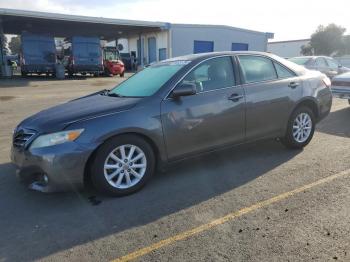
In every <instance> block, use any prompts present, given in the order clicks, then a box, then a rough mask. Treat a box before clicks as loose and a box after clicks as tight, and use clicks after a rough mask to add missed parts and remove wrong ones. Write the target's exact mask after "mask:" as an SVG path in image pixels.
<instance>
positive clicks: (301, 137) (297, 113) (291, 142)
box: [281, 106, 316, 149]
mask: <svg viewBox="0 0 350 262" xmlns="http://www.w3.org/2000/svg"><path fill="white" fill-rule="evenodd" d="M297 118H298V120H297ZM303 119H305V122H303V121H300V120H303ZM309 120H310V121H311V123H310V122H309ZM297 121H299V122H301V123H302V124H300V126H299V124H298V122H297ZM306 123H309V124H306ZM315 123H316V119H315V115H314V113H313V111H312V110H311V109H310V108H309V107H305V106H301V107H298V108H297V109H296V110H294V112H293V113H292V115H291V116H290V118H289V121H288V126H287V131H286V134H285V136H284V137H283V138H282V139H281V142H282V143H283V144H284V145H285V146H286V147H287V148H291V149H302V148H303V147H305V146H306V145H307V144H309V143H310V141H311V139H312V137H313V135H314V132H315ZM294 126H295V127H294ZM297 126H299V127H298V128H296V127H297ZM302 126H304V127H302ZM300 128H301V129H300ZM297 130H299V132H298V131H297ZM293 132H294V134H293Z"/></svg>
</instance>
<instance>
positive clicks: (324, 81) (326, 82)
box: [323, 77, 332, 87]
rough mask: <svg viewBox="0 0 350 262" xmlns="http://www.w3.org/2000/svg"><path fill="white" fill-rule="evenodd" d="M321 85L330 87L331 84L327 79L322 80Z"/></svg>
mask: <svg viewBox="0 0 350 262" xmlns="http://www.w3.org/2000/svg"><path fill="white" fill-rule="evenodd" d="M323 83H324V84H325V85H326V86H327V87H331V85H332V82H331V80H330V79H329V78H328V77H325V78H323Z"/></svg>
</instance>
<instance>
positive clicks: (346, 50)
mask: <svg viewBox="0 0 350 262" xmlns="http://www.w3.org/2000/svg"><path fill="white" fill-rule="evenodd" d="M337 55H339V56H343V55H350V35H346V36H344V38H343V43H342V48H341V50H340V51H339V52H338V54H337Z"/></svg>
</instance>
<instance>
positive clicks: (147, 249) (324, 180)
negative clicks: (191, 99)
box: [112, 169, 350, 262]
mask: <svg viewBox="0 0 350 262" xmlns="http://www.w3.org/2000/svg"><path fill="white" fill-rule="evenodd" d="M347 175H350V169H348V170H345V171H343V172H340V173H338V174H335V175H331V176H328V177H326V178H322V179H320V180H317V181H315V182H313V183H310V184H307V185H304V186H302V187H299V188H296V189H294V190H292V191H288V192H285V193H282V194H280V195H278V196H275V197H272V198H270V199H267V200H264V201H261V202H258V203H256V204H254V205H252V206H249V207H245V208H242V209H240V210H238V211H235V212H232V213H230V214H228V215H226V216H223V217H221V218H218V219H215V220H213V221H211V222H209V223H207V224H203V225H201V226H199V227H195V228H193V229H190V230H188V231H184V232H181V233H179V234H177V235H175V236H172V237H169V238H167V239H164V240H161V241H159V242H157V243H154V244H152V245H150V246H147V247H144V248H141V249H138V250H136V251H134V252H131V253H129V254H127V255H125V256H122V257H119V258H117V259H114V260H112V262H126V261H130V260H133V259H136V258H138V257H141V256H144V255H147V254H149V253H151V252H152V251H154V250H157V249H160V248H162V247H165V246H168V245H170V244H173V243H175V242H177V241H180V240H184V239H187V238H189V237H191V236H193V235H196V234H199V233H201V232H203V231H207V230H209V229H211V228H212V227H215V226H218V225H221V224H223V223H226V222H227V221H230V220H234V219H235V218H238V217H240V216H242V215H244V214H247V213H250V212H253V211H255V210H257V209H260V208H263V207H266V206H269V205H271V204H273V203H276V202H279V201H281V200H284V199H286V198H288V197H291V196H293V195H295V194H298V193H301V192H303V191H305V190H308V189H310V188H313V187H315V186H318V185H321V184H325V183H327V182H330V181H332V180H334V179H336V178H340V177H344V176H347Z"/></svg>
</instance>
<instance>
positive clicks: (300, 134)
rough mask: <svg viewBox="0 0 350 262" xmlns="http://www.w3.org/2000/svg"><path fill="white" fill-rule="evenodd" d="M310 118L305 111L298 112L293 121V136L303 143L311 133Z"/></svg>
mask: <svg viewBox="0 0 350 262" xmlns="http://www.w3.org/2000/svg"><path fill="white" fill-rule="evenodd" d="M311 131H312V119H311V117H310V115H309V114H307V113H300V114H299V115H297V117H296V118H295V120H294V122H293V138H294V139H295V141H297V142H298V143H304V142H305V141H306V140H307V139H308V138H309V137H310V134H311Z"/></svg>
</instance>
